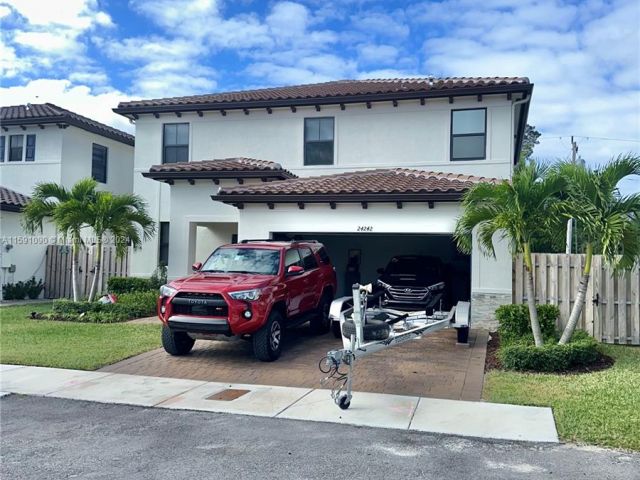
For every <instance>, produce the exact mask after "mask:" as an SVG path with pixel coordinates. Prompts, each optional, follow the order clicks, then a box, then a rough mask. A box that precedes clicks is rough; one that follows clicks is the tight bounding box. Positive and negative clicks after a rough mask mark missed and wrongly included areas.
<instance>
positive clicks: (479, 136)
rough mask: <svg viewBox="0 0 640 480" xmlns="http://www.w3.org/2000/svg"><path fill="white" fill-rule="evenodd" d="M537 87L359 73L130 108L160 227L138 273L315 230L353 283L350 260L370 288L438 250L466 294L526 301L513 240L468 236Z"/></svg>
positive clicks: (121, 109) (125, 110)
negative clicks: (465, 214)
mask: <svg viewBox="0 0 640 480" xmlns="http://www.w3.org/2000/svg"><path fill="white" fill-rule="evenodd" d="M532 89H533V85H532V84H531V83H530V82H529V80H528V79H527V78H442V79H439V78H416V79H389V80H345V81H335V82H328V83H321V84H314V85H300V86H290V87H282V88H268V89H261V90H248V91H239V92H227V93H218V94H211V95H199V96H192V97H178V98H165V99H156V100H141V101H134V102H126V103H121V104H120V105H119V106H118V108H116V109H114V111H115V112H117V113H120V114H122V115H124V116H126V117H128V118H130V119H131V120H133V121H135V123H136V147H135V150H136V153H135V173H134V191H135V192H136V193H137V194H140V195H142V196H144V197H145V198H146V199H147V201H148V202H149V204H150V205H151V212H152V214H153V215H154V216H155V217H156V218H157V219H158V221H159V222H160V229H159V231H160V235H159V238H158V239H156V240H155V241H151V242H148V243H147V244H146V245H145V246H144V248H143V250H142V251H141V252H139V253H138V254H134V257H133V261H132V264H131V265H132V266H131V269H132V272H131V273H132V274H134V275H148V274H150V273H151V271H152V270H153V268H154V267H155V265H156V264H157V263H158V261H164V262H168V265H169V276H170V277H171V278H175V277H178V276H181V275H184V274H186V273H188V272H189V270H190V265H191V264H192V263H193V262H194V261H196V260H198V261H202V260H204V259H205V258H206V256H207V255H208V254H209V253H210V252H211V251H212V250H213V249H214V248H216V247H217V246H218V245H220V244H222V243H225V242H229V241H232V240H235V239H236V238H239V239H247V238H253V239H255V238H295V237H302V238H309V239H317V240H319V241H322V242H323V243H324V244H325V245H326V246H327V249H328V251H329V253H330V255H331V256H332V260H333V262H334V264H335V265H336V269H337V272H338V278H339V280H340V281H341V283H342V285H341V287H340V288H341V290H342V291H344V290H345V289H346V288H345V287H348V286H347V285H346V281H347V280H346V277H345V272H346V270H347V265H349V268H350V270H351V271H352V272H351V273H352V274H353V270H354V269H356V270H357V274H358V276H359V277H360V279H361V281H362V282H369V281H373V280H374V279H375V278H376V270H377V269H378V268H379V267H382V266H384V265H385V264H386V262H387V261H388V260H389V259H390V258H391V257H392V256H393V255H400V254H412V255H431V256H438V257H440V258H441V259H442V261H443V262H445V263H446V264H447V265H448V266H449V269H448V271H449V272H451V275H450V278H449V281H450V283H451V284H452V285H451V288H453V289H454V290H455V296H456V297H457V298H458V299H469V298H471V300H472V302H473V303H474V319H475V320H479V319H482V318H484V317H487V316H489V314H490V312H492V311H493V310H494V309H495V307H496V306H497V305H499V304H502V303H509V302H510V301H511V256H510V253H509V250H508V246H507V245H506V244H504V243H500V242H498V243H499V245H498V248H497V252H496V258H488V257H485V256H483V255H482V254H481V253H480V252H479V251H478V250H477V249H475V250H474V251H473V253H472V255H470V256H465V255H462V254H460V253H459V252H458V251H457V249H456V248H455V245H454V243H453V239H452V232H453V230H454V226H455V221H456V218H457V216H458V215H459V213H460V200H461V196H462V194H463V193H464V191H465V190H466V189H468V188H469V186H470V185H472V184H473V183H475V182H478V181H483V180H491V179H494V178H497V179H508V178H510V176H511V173H512V171H513V166H514V164H515V163H516V162H517V161H518V157H519V153H520V146H521V142H522V137H523V134H524V127H525V125H526V120H527V113H528V106H529V100H530V98H531V92H532ZM497 240H498V239H497ZM350 278H353V275H352V277H350Z"/></svg>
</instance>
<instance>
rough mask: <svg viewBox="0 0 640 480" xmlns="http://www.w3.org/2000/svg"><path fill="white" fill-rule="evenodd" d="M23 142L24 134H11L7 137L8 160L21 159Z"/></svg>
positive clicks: (18, 160) (17, 160)
mask: <svg viewBox="0 0 640 480" xmlns="http://www.w3.org/2000/svg"><path fill="white" fill-rule="evenodd" d="M23 142H24V135H11V136H10V137H9V161H10V162H21V161H22V144H23Z"/></svg>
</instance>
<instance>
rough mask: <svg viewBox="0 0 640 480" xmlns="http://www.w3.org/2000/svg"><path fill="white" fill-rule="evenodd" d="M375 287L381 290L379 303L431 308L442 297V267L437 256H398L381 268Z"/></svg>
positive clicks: (392, 306) (397, 306) (419, 308)
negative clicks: (380, 301)
mask: <svg viewBox="0 0 640 480" xmlns="http://www.w3.org/2000/svg"><path fill="white" fill-rule="evenodd" d="M378 273H379V274H380V277H379V278H378V280H377V282H376V289H377V290H378V291H382V292H383V295H382V303H383V305H385V306H387V307H391V308H397V309H399V310H423V309H426V310H432V309H434V308H435V309H438V308H439V307H440V302H441V301H444V300H445V299H446V298H445V297H446V295H445V294H446V291H445V278H446V275H445V268H444V265H443V263H442V261H441V260H440V259H439V258H437V257H432V256H425V255H398V256H395V257H393V258H391V260H389V263H388V264H387V266H386V267H384V268H379V269H378Z"/></svg>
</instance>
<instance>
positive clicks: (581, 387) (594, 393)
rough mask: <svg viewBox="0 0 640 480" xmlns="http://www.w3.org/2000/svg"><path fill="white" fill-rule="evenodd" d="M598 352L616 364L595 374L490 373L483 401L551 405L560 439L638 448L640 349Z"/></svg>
mask: <svg viewBox="0 0 640 480" xmlns="http://www.w3.org/2000/svg"><path fill="white" fill-rule="evenodd" d="M602 350H603V352H604V353H606V354H607V355H609V356H611V357H613V358H615V360H616V363H615V365H614V366H613V367H612V368H609V369H607V370H602V371H599V372H594V373H587V374H579V375H548V374H528V373H515V372H506V371H498V370H493V371H490V372H489V373H488V374H487V376H486V379H485V385H484V398H485V399H486V400H488V401H490V402H498V403H513V404H519V405H536V406H549V407H553V414H554V416H555V420H556V425H557V427H558V433H559V434H560V437H561V438H562V439H563V440H566V441H571V442H581V443H590V444H595V445H601V446H605V447H615V448H627V449H632V450H640V348H638V347H627V346H618V345H602Z"/></svg>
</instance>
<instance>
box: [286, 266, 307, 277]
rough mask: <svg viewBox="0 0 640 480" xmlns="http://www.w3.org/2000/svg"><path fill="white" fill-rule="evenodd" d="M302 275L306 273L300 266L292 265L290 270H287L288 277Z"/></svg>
mask: <svg viewBox="0 0 640 480" xmlns="http://www.w3.org/2000/svg"><path fill="white" fill-rule="evenodd" d="M301 273H304V268H302V267H301V266H300V265H291V266H290V267H289V268H287V277H291V276H294V275H300V274H301Z"/></svg>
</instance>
